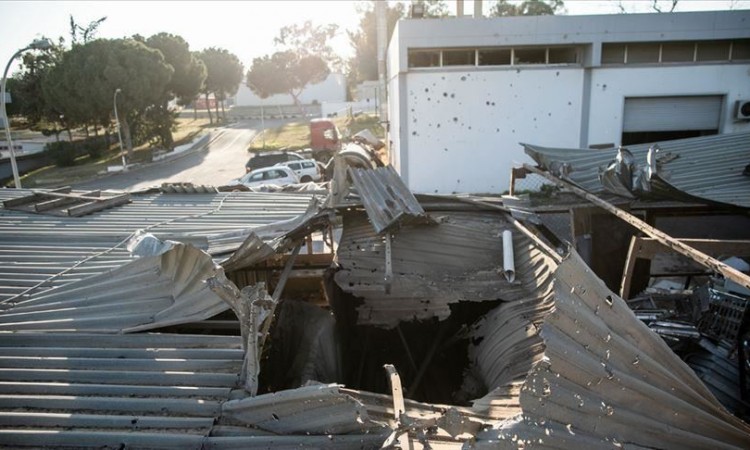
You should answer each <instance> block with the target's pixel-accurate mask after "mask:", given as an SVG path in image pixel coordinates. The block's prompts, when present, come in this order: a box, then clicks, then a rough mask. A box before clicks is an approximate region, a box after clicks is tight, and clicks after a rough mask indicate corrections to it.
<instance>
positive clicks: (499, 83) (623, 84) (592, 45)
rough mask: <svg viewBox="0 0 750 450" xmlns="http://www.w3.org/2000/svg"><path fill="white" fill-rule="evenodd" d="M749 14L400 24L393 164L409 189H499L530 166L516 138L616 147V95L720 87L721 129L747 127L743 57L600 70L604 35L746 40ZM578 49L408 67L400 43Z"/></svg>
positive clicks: (393, 65)
mask: <svg viewBox="0 0 750 450" xmlns="http://www.w3.org/2000/svg"><path fill="white" fill-rule="evenodd" d="M748 23H750V11H733V12H703V13H679V14H632V15H612V16H559V17H558V16H555V17H513V18H501V19H469V18H464V19H431V20H403V21H401V22H399V24H398V26H397V28H396V31H395V33H394V35H393V37H392V39H391V43H390V45H389V48H388V101H389V111H388V114H389V117H388V119H389V121H390V132H389V136H388V139H389V144H390V149H391V163H392V164H393V165H394V167H395V168H396V170H398V171H399V173H400V174H401V176H402V177H403V178H404V180H405V181H406V183H407V185H408V186H409V187H410V188H411V189H412V190H414V191H416V192H422V193H451V192H469V193H500V192H503V191H505V190H507V189H508V183H509V178H510V168H511V167H512V166H513V165H514V164H519V163H522V162H527V161H529V162H530V159H529V158H528V157H527V156H526V155H525V153H524V152H523V149H522V147H521V146H520V145H519V143H520V142H529V143H534V144H539V145H546V146H555V147H571V148H585V147H587V146H588V145H591V144H598V143H615V144H617V143H619V142H620V139H621V135H622V119H623V117H622V116H623V108H624V101H625V98H626V97H633V96H669V95H723V96H725V104H724V112H723V116H722V118H721V124H722V125H721V130H720V132H722V133H729V132H737V131H745V130H748V129H750V122H735V121H734V120H733V108H734V103H735V101H736V100H738V99H749V98H750V64H747V63H741V64H738V63H729V62H720V63H715V64H706V63H700V64H685V65H642V66H628V67H622V66H620V67H614V66H601V64H600V61H601V46H602V43H605V42H639V41H648V42H657V41H669V40H701V39H710V40H713V39H737V38H743V39H744V38H750V27H748V26H747V24H748ZM522 45H535V46H546V45H576V46H580V48H581V49H582V50H583V59H582V61H583V63H582V64H580V65H574V66H569V65H562V66H554V65H552V66H543V65H538V66H537V65H527V66H517V67H514V66H504V67H492V68H490V67H486V66H482V67H462V68H458V67H442V68H439V67H436V68H420V69H411V70H410V69H408V67H407V53H408V52H407V50H408V49H409V48H450V47H454V48H460V47H464V48H477V47H483V46H522Z"/></svg>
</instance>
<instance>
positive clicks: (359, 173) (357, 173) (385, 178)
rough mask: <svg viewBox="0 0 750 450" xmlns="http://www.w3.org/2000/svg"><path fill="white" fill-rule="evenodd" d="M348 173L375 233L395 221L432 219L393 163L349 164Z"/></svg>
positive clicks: (424, 220) (407, 221)
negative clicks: (373, 165) (358, 166)
mask: <svg viewBox="0 0 750 450" xmlns="http://www.w3.org/2000/svg"><path fill="white" fill-rule="evenodd" d="M349 174H350V175H351V177H352V181H353V182H354V186H355V187H356V188H357V192H358V193H359V196H360V198H361V199H362V204H363V205H364V207H365V210H366V211H367V216H368V217H369V218H370V223H372V226H373V228H375V232H376V233H382V232H383V231H385V230H388V229H389V228H391V227H393V226H395V225H396V224H398V223H404V222H406V223H409V222H412V223H413V222H420V223H431V222H432V221H431V219H430V218H429V217H428V216H427V214H426V213H425V212H424V209H422V206H421V205H420V204H419V202H418V201H417V199H416V198H415V197H414V194H412V193H411V191H410V190H409V188H408V187H406V184H404V182H403V180H401V177H399V176H398V174H397V173H396V170H395V169H393V167H391V166H387V167H379V168H376V169H356V168H350V169H349Z"/></svg>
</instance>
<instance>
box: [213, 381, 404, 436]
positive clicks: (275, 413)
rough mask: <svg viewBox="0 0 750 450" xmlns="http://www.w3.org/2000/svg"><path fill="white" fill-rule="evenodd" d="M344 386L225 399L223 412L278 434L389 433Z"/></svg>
mask: <svg viewBox="0 0 750 450" xmlns="http://www.w3.org/2000/svg"><path fill="white" fill-rule="evenodd" d="M341 388H342V386H340V385H336V384H322V385H311V386H303V387H300V388H297V389H292V390H286V391H279V392H274V393H271V394H265V395H259V396H257V397H248V398H244V399H240V400H232V401H229V402H226V403H224V405H223V406H222V414H223V416H224V417H225V418H228V419H230V420H231V421H233V422H236V423H240V424H243V425H249V426H253V427H258V428H261V429H263V430H266V431H270V432H273V433H278V434H304V433H310V434H348V433H355V432H358V433H364V432H369V433H378V432H380V433H384V432H386V433H390V429H389V428H387V427H386V425H385V424H384V423H377V422H373V421H372V420H370V418H369V417H368V414H367V410H366V409H365V407H364V405H363V404H362V403H361V402H359V401H357V400H356V399H355V398H353V397H351V396H350V395H347V394H345V393H343V392H341ZM385 438H386V435H384V436H383V440H385Z"/></svg>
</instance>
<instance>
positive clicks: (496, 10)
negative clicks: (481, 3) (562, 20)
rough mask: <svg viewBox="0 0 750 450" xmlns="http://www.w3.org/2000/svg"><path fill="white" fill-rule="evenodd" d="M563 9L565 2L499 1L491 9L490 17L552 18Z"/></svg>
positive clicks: (536, 0)
mask: <svg viewBox="0 0 750 450" xmlns="http://www.w3.org/2000/svg"><path fill="white" fill-rule="evenodd" d="M563 7H564V3H563V0H523V1H510V0H497V3H495V4H494V5H493V6H492V8H491V9H490V16H493V17H505V16H551V15H554V14H556V13H557V12H559V11H561V10H562V9H563Z"/></svg>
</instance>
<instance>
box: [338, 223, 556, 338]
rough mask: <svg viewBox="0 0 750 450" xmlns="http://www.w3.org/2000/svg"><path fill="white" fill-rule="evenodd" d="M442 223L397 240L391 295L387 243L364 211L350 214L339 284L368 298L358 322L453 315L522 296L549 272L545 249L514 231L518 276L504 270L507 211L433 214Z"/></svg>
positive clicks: (413, 229) (416, 229)
mask: <svg viewBox="0 0 750 450" xmlns="http://www.w3.org/2000/svg"><path fill="white" fill-rule="evenodd" d="M432 215H433V217H435V218H436V219H438V220H437V222H438V224H437V225H434V226H414V227H411V226H409V227H404V228H402V229H401V230H400V231H399V233H398V234H396V235H395V237H394V238H393V243H392V263H393V274H394V275H393V285H392V289H391V292H390V294H386V293H385V290H384V287H383V284H384V281H383V280H384V275H385V243H384V240H383V237H382V236H379V235H377V234H375V231H374V230H373V229H372V227H371V226H370V225H369V223H368V222H367V219H366V217H365V216H364V215H363V214H347V215H345V216H344V225H343V232H342V236H341V241H340V244H339V249H338V264H339V265H340V266H341V269H340V270H339V271H338V272H337V273H336V275H335V280H336V283H337V284H338V285H339V286H340V287H341V289H343V290H344V291H346V292H349V293H351V294H353V295H355V296H356V297H361V298H363V299H364V303H363V304H362V305H361V306H360V307H358V319H357V321H358V323H359V324H367V325H378V326H384V327H393V326H395V325H396V324H397V323H398V322H399V321H410V320H422V319H429V318H432V317H437V318H440V319H441V320H442V319H445V318H446V317H448V315H449V314H450V308H449V306H448V305H449V304H450V303H454V302H458V301H485V300H499V299H502V300H506V301H512V300H519V299H522V298H525V297H527V296H528V295H530V294H531V293H533V292H534V290H535V288H536V283H537V282H538V279H544V278H545V277H548V276H549V271H548V265H547V260H546V258H545V256H544V254H543V253H542V252H541V251H540V250H539V249H538V248H536V247H535V246H534V245H533V244H532V243H531V241H530V240H529V239H528V238H526V237H524V236H523V235H522V234H521V233H520V232H516V233H514V234H513V241H514V250H515V265H516V274H517V278H516V281H515V282H513V283H510V282H508V281H507V280H506V279H505V278H504V277H503V275H502V273H501V272H502V270H501V269H502V264H503V251H502V238H501V234H502V231H503V230H515V228H513V226H512V225H511V224H510V223H509V222H507V221H506V220H505V219H504V215H503V214H502V213H492V212H472V213H461V212H445V213H440V212H433V213H432Z"/></svg>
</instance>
